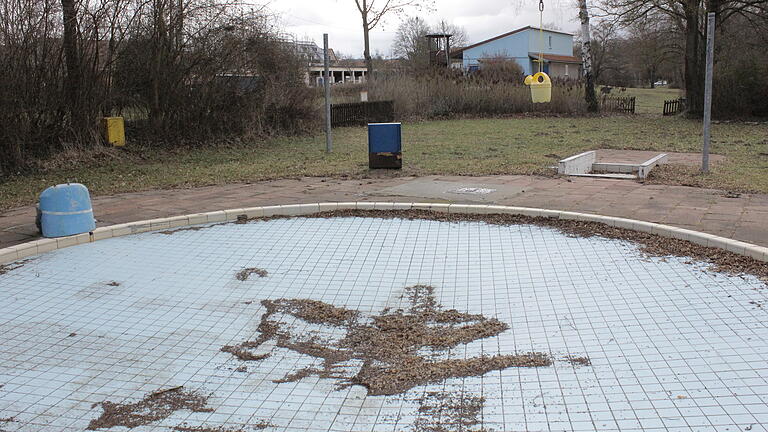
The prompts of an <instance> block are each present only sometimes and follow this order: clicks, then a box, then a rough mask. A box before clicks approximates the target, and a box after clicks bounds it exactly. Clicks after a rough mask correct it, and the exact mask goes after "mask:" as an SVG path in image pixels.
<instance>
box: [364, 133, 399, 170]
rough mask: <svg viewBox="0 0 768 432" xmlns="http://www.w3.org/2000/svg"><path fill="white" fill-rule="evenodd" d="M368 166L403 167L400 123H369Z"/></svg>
mask: <svg viewBox="0 0 768 432" xmlns="http://www.w3.org/2000/svg"><path fill="white" fill-rule="evenodd" d="M368 166H369V167H370V168H394V169H400V168H402V167H403V149H402V131H401V125H400V123H369V124H368Z"/></svg>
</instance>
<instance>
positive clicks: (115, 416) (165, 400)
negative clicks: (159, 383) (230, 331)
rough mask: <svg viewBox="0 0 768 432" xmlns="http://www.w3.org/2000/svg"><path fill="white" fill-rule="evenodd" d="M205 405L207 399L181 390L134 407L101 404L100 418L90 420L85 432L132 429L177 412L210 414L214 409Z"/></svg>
mask: <svg viewBox="0 0 768 432" xmlns="http://www.w3.org/2000/svg"><path fill="white" fill-rule="evenodd" d="M207 402H208V397H207V396H203V395H200V394H199V393H197V392H195V391H188V390H184V389H183V388H182V387H174V388H171V389H167V390H160V391H156V392H153V393H150V394H148V395H147V396H145V397H144V399H142V400H140V401H138V402H134V403H127V404H118V403H114V402H110V401H104V402H102V403H100V404H98V405H101V408H102V409H103V410H104V412H102V414H101V416H100V417H99V418H97V419H94V420H91V422H90V423H89V424H88V428H87V429H88V430H96V429H101V428H105V429H108V428H111V427H115V426H125V427H127V428H129V429H132V428H135V427H138V426H143V425H147V424H150V423H152V422H156V421H158V420H163V419H166V418H168V417H169V416H170V415H171V414H173V413H174V412H176V411H179V410H190V411H194V412H213V409H211V408H207V407H206V404H207ZM95 406H96V405H94V407H95Z"/></svg>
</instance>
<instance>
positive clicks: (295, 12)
mask: <svg viewBox="0 0 768 432" xmlns="http://www.w3.org/2000/svg"><path fill="white" fill-rule="evenodd" d="M545 5H546V6H545V10H544V23H545V24H546V23H553V24H555V25H556V26H558V27H559V28H561V29H562V30H564V31H569V32H572V33H573V32H575V31H576V29H577V27H578V23H577V22H576V21H575V17H576V15H577V13H578V11H577V10H576V8H575V2H571V1H568V0H555V1H553V0H545ZM269 7H270V9H271V10H272V11H274V12H277V13H278V14H279V15H280V19H281V23H282V27H283V29H284V30H285V31H286V32H287V33H291V34H294V35H295V36H297V37H298V38H301V39H304V38H307V39H313V40H315V41H316V42H317V43H318V45H320V44H322V40H323V33H329V35H330V36H329V37H330V40H331V47H332V48H334V49H336V50H337V51H339V52H341V53H343V54H345V55H349V56H352V57H356V58H361V57H362V53H363V36H362V33H363V32H362V24H361V21H360V14H359V12H358V11H357V7H356V6H355V2H354V0H273V1H271V2H270V3H269ZM407 13H408V14H409V15H420V16H422V17H423V18H425V19H426V20H427V21H428V22H429V23H435V22H437V21H439V20H440V19H445V20H446V21H448V22H452V23H454V24H457V25H461V26H463V27H465V28H466V29H467V33H468V34H469V40H470V42H478V41H481V40H484V39H487V38H490V37H493V36H496V35H498V34H501V33H505V32H508V31H511V30H514V29H516V28H519V27H524V26H526V25H535V26H538V25H539V15H538V0H435V10H434V11H430V12H421V13H418V12H417V11H415V10H413V9H410V10H408V12H407ZM399 22H400V18H398V17H397V16H395V15H392V16H390V17H389V19H388V20H387V22H385V23H383V24H380V25H379V27H377V28H376V29H374V31H373V32H372V33H371V49H372V51H373V52H377V51H378V52H380V53H381V54H383V55H385V56H389V55H390V51H391V45H392V39H393V37H394V35H395V30H397V25H398V23H399Z"/></svg>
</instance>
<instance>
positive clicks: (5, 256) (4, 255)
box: [0, 248, 19, 265]
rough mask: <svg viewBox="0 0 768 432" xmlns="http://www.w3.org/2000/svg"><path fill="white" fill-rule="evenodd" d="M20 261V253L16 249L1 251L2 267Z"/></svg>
mask: <svg viewBox="0 0 768 432" xmlns="http://www.w3.org/2000/svg"><path fill="white" fill-rule="evenodd" d="M18 260H19V253H18V252H17V251H16V249H11V248H5V249H0V265H2V264H7V263H12V262H14V261H18Z"/></svg>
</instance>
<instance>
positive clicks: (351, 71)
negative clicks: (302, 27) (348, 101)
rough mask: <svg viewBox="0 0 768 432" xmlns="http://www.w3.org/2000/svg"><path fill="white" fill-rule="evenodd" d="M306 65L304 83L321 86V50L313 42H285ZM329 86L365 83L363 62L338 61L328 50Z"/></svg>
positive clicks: (322, 58)
mask: <svg viewBox="0 0 768 432" xmlns="http://www.w3.org/2000/svg"><path fill="white" fill-rule="evenodd" d="M286 42H287V43H290V45H291V46H292V47H293V49H294V51H295V52H296V53H297V54H298V55H299V56H300V57H302V58H303V59H304V60H305V61H306V63H307V71H306V74H305V79H304V80H305V81H306V83H307V85H310V86H321V85H323V71H324V70H325V65H324V57H323V49H322V48H320V47H319V46H318V45H317V44H316V43H315V42H313V41H286ZM328 57H329V59H330V67H329V72H330V74H331V84H341V83H356V82H363V81H365V75H366V73H367V69H366V67H365V61H363V60H340V59H339V58H337V57H336V53H334V51H333V50H332V49H329V50H328Z"/></svg>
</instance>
